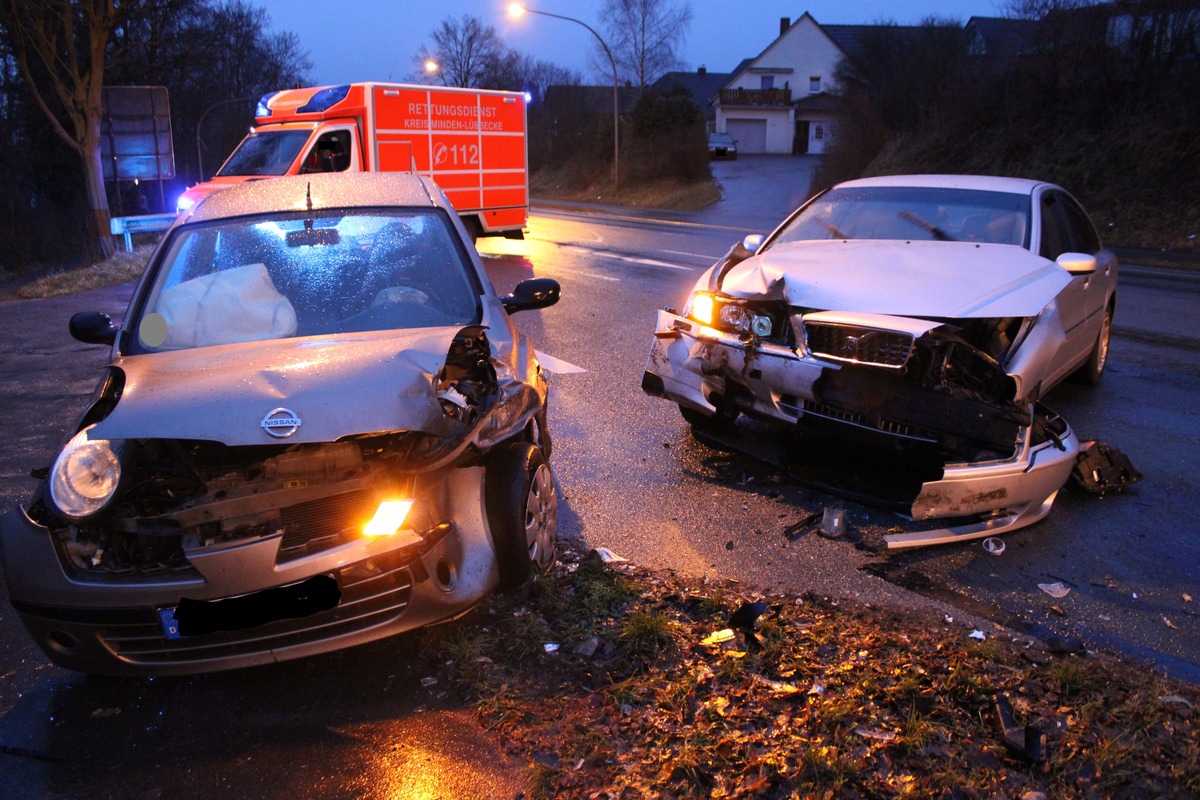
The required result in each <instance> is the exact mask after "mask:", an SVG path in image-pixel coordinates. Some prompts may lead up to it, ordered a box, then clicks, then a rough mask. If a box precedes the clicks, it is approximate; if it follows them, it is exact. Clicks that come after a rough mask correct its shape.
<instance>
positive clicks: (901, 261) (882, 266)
mask: <svg viewBox="0 0 1200 800" xmlns="http://www.w3.org/2000/svg"><path fill="white" fill-rule="evenodd" d="M1070 282H1071V276H1070V274H1069V273H1068V272H1067V271H1066V270H1065V269H1063V268H1062V267H1060V266H1059V265H1058V264H1056V263H1054V262H1053V261H1048V260H1046V259H1044V258H1042V257H1041V256H1037V255H1034V254H1033V253H1031V252H1029V251H1028V250H1025V249H1023V248H1020V247H1015V246H1012V245H998V244H976V243H973V242H928V241H919V242H904V241H876V240H850V241H839V240H830V241H816V242H792V243H787V244H781V245H777V246H775V247H772V248H770V249H769V250H766V251H765V252H763V253H762V255H759V256H754V257H751V258H748V259H746V260H745V261H743V262H741V263H739V264H737V265H736V266H734V267H733V268H732V269H730V270H729V272H728V273H727V274H726V275H725V277H724V279H723V280H722V282H721V287H720V288H721V290H722V291H723V292H725V293H726V294H729V295H732V296H734V297H741V298H744V299H755V298H762V297H768V298H772V299H775V298H778V299H784V300H786V302H787V303H788V305H790V306H794V307H798V308H810V309H817V310H852V311H862V312H867V313H871V314H891V315H895V316H905V317H939V318H940V317H951V318H953V317H960V318H961V317H1031V316H1035V315H1037V314H1038V313H1040V312H1041V311H1042V309H1043V308H1045V307H1046V306H1047V305H1048V304H1049V303H1050V302H1051V301H1052V300H1053V299H1054V298H1055V296H1056V295H1057V294H1058V293H1059V292H1061V291H1062V290H1063V288H1064V287H1066V286H1067V285H1068V284H1069V283H1070Z"/></svg>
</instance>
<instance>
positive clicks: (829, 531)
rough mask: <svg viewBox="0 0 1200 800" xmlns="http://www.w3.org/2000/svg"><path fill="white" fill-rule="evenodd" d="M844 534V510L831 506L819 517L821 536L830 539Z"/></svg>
mask: <svg viewBox="0 0 1200 800" xmlns="http://www.w3.org/2000/svg"><path fill="white" fill-rule="evenodd" d="M845 532H846V509H844V508H842V507H841V506H831V507H829V508H827V509H825V511H824V513H822V515H821V535H822V536H828V537H829V538H831V539H834V538H837V537H838V536H841V535H842V534H844V533H845Z"/></svg>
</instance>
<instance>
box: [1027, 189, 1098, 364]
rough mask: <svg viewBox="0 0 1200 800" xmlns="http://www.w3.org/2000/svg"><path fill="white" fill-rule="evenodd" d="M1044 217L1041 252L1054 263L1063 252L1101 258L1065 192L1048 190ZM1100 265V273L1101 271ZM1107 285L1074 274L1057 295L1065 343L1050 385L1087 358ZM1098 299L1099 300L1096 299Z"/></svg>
mask: <svg viewBox="0 0 1200 800" xmlns="http://www.w3.org/2000/svg"><path fill="white" fill-rule="evenodd" d="M1038 207H1039V210H1040V212H1041V213H1040V217H1041V226H1040V228H1041V230H1040V241H1039V245H1038V253H1039V254H1040V255H1041V256H1042V257H1043V258H1046V259H1049V260H1050V261H1055V260H1057V259H1058V257H1059V256H1061V255H1062V254H1063V253H1086V254H1088V255H1098V253H1099V251H1100V240H1099V237H1098V236H1096V233H1095V229H1094V228H1092V225H1091V222H1090V221H1088V219H1087V215H1086V214H1084V212H1083V209H1081V208H1079V204H1078V203H1076V202H1075V201H1074V199H1073V198H1071V196H1070V195H1068V194H1067V193H1066V192H1064V191H1062V190H1060V189H1056V188H1048V189H1046V190H1044V191H1043V192H1042V193H1041V197H1040V198H1039V200H1038ZM1100 269H1101V268H1100V267H1099V265H1098V270H1097V272H1100ZM1104 294H1105V283H1104V281H1103V280H1097V274H1096V273H1093V274H1089V275H1074V276H1072V278H1071V283H1070V284H1068V285H1067V287H1066V288H1064V289H1063V290H1062V292H1061V293H1060V294H1059V296H1058V313H1059V316H1060V318H1061V319H1062V325H1063V332H1064V333H1065V334H1066V342H1065V344H1064V345H1063V346H1062V347H1061V348H1060V349H1059V351H1058V353H1057V354H1055V357H1054V359H1053V360H1052V362H1051V366H1050V369H1049V371H1048V373H1047V381H1046V384H1047V386H1050V385H1053V384H1055V383H1058V382H1059V381H1060V380H1062V379H1063V378H1064V377H1066V376H1067V374H1069V373H1070V372H1071V371H1072V370H1073V369H1074V368H1075V367H1076V366H1077V365H1078V364H1079V363H1080V361H1082V360H1083V359H1084V358H1086V357H1087V354H1088V352H1089V350H1090V348H1091V346H1092V342H1093V341H1094V340H1095V338H1096V332H1097V330H1098V325H1099V320H1100V318H1099V316H1098V312H1099V311H1100V310H1102V309H1103V307H1104ZM1097 298H1099V299H1098V300H1097Z"/></svg>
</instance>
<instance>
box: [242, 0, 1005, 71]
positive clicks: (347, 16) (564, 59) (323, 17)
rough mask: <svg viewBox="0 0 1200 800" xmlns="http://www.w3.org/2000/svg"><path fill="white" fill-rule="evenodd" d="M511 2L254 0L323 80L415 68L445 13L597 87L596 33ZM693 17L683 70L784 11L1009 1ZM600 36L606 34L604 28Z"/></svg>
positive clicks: (836, 1)
mask: <svg viewBox="0 0 1200 800" xmlns="http://www.w3.org/2000/svg"><path fill="white" fill-rule="evenodd" d="M510 1H511V0H440V2H428V1H426V0H422V1H421V2H413V1H412V0H354V1H353V2H345V3H338V2H334V0H258V2H257V3H256V4H257V5H259V6H261V7H263V8H265V9H266V10H267V12H268V13H269V14H270V15H271V27H272V30H274V31H291V32H293V33H295V34H296V35H297V36H299V38H300V44H301V47H302V48H303V49H305V50H307V51H308V53H309V57H310V59H311V60H312V63H313V69H312V78H313V80H314V82H315V83H317V84H335V83H351V82H354V81H387V80H391V81H403V80H405V79H406V78H408V77H410V76H411V75H412V73H413V56H414V55H415V54H416V52H417V51H418V50H419V49H420V47H421V45H422V44H426V45H429V44H432V37H431V36H430V34H431V32H432V31H433V30H434V28H436V27H437V25H438V23H439V22H441V20H442V19H444V18H445V17H448V16H452V17H455V18H459V17H461V16H462V15H464V14H467V15H471V16H475V17H478V18H479V19H481V20H482V21H483V22H484V23H485V24H488V25H491V26H492V27H494V28H495V29H496V31H497V32H498V33H499V34H500V36H501V38H502V39H503V40H504V43H505V44H506V45H508V46H509V47H511V48H513V49H516V50H519V51H520V52H522V53H525V54H527V55H529V56H532V57H533V58H536V59H539V60H542V61H550V62H553V63H556V64H559V65H560V66H563V67H567V68H569V69H573V70H576V71H578V72H580V73H582V74H583V77H584V82H585V83H599V82H601V78H600V76H598V75H596V74H593V73H592V72H591V71H590V69H589V66H588V56H589V53H590V52H591V49H592V47H593V45H594V43H595V39H594V38H593V37H592V35H591V34H590V33H588V32H587V31H586V30H584V28H583V27H581V26H579V25H575V24H573V23H570V22H563V21H561V20H556V19H550V18H547V17H539V16H534V15H526V16H524V17H521V18H520V19H516V20H513V19H510V18H509V16H508V13H507V8H508V5H509V3H510ZM526 5H528V6H529V7H530V8H535V9H539V10H541V11H547V12H550V13H553V14H560V15H562V16H568V17H575V18H576V19H580V20H582V21H583V22H586V23H587V24H589V25H591V26H592V27H593V28H596V29H597V30H598V31H600V29H601V26H600V18H599V11H600V8H601V6H602V4H601V3H600V2H598V1H597V2H582V1H581V0H529V1H528V2H527V3H526ZM691 5H692V13H693V20H692V25H691V27H690V29H689V30H688V35H687V41H686V44H685V47H684V52H683V60H684V62H685V63H684V66H685V67H686V68H688V69H696V68H697V67H699V66H705V67H707V68H708V70H709V71H710V72H729V71H731V70H732V69H733V68H734V67H735V66H736V65H737V64H738V62H740V61H741V60H742V59H743V58H750V57H752V56H756V55H758V54H759V53H760V52H761V51H762V50H763V48H765V47H766V46H767V45H768V44H770V43H771V42H772V41H773V40H774V39H775V37H776V36H777V35H778V33H779V19H780V17H790V18H791V19H792V21H793V22H794V21H795V20H797V19H799V18H800V17H801V16H803V14H804V12H805V11H807V12H808V13H809V14H811V15H812V17H813V18H814V19H815V20H816V21H817V22H819V23H822V24H826V25H862V24H871V23H878V22H883V21H894V22H896V23H899V24H901V25H913V24H916V23H918V22H920V21H921V20H922V19H924V18H926V17H928V16H930V15H937V16H940V17H949V18H953V19H957V20H959V21H960V22H966V21H967V20H968V19H970V18H971V17H973V16H980V17H1001V16H1005V14H1006V8H1007V6H1008V5H1009V3H1008V0H860V1H859V2H845V0H807V2H802V3H795V2H784V1H783V0H742V2H732V0H692V4H691ZM601 33H603V31H601Z"/></svg>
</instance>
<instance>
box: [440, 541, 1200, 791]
mask: <svg viewBox="0 0 1200 800" xmlns="http://www.w3.org/2000/svg"><path fill="white" fill-rule="evenodd" d="M595 561H596V564H594V565H591V566H588V567H587V568H585V565H583V564H580V565H578V568H577V569H576V568H575V567H576V565H574V564H568V565H566V566H565V567H560V568H559V569H557V570H556V571H555V573H554V574H552V575H551V576H549V577H548V578H546V579H544V580H542V581H540V582H539V584H538V585H536V586H535V587H534V590H533V591H532V592H531V594H530V596H529V597H527V598H517V599H515V600H514V599H505V598H503V597H497V598H495V599H493V600H491V601H489V602H491V603H495V604H503V603H516V604H517V605H518V606H521V607H527V608H528V609H529V615H527V616H534V617H536V618H538V619H541V620H545V621H546V624H547V625H548V626H549V627H550V628H551V629H552V633H553V636H554V638H553V639H552V640H550V639H537V640H536V641H537V647H536V649H537V650H540V649H541V643H543V642H545V641H555V642H559V643H561V647H560V649H559V650H558V652H557V653H555V654H554V657H553V658H548V657H546V656H545V655H544V654H543V655H541V656H540V657H536V658H530V657H528V653H529V652H530V650H531V648H529V647H521V646H519V642H516V641H515V639H516V638H518V636H519V633H518V631H519V628H518V626H519V625H520V624H521V619H522V618H520V617H513V616H512V615H511V614H507V613H504V609H501V610H500V612H498V613H496V614H495V615H491V616H489V617H488V619H489V624H492V623H494V621H495V620H501V621H502V622H503V625H505V626H511V629H501V630H496V631H493V632H492V635H493V636H494V637H495V638H494V641H495V642H496V644H495V646H494V647H491V648H489V650H488V652H487V656H488V657H489V658H490V659H491V663H487V664H483V665H480V664H479V662H477V661H475V660H472V661H471V663H473V664H475V665H476V667H477V668H479V669H484V670H486V671H487V674H486V675H485V676H484V677H483V678H482V679H481V684H482V686H483V687H484V689H482V690H479V693H480V694H483V693H484V692H491V693H492V694H491V695H490V696H483V697H481V698H480V701H479V705H478V713H479V714H480V716H481V717H483V718H484V721H485V723H486V724H487V726H488V727H489V728H492V729H494V730H496V731H498V732H499V734H500V736H501V737H502V740H503V741H505V742H507V744H508V746H509V748H510V749H511V750H512V751H513V752H514V753H516V754H520V755H524V756H525V757H526V758H531V756H530V755H529V754H534V753H536V754H541V755H542V757H541V758H539V759H538V760H537V769H538V770H539V771H540V772H539V777H538V785H539V786H540V787H542V788H541V789H540V790H539V791H537V792H533V793H532V795H531V796H532V797H580V798H593V797H594V798H609V797H612V798H621V799H622V800H627V799H632V798H658V797H663V798H670V797H695V796H705V797H713V798H748V797H880V798H888V797H916V796H922V797H923V796H933V797H938V796H959V797H994V796H1004V797H1014V798H1017V797H1030V798H1033V797H1038V796H1039V795H1041V796H1047V797H1056V798H1058V797H1063V798H1083V797H1090V796H1105V797H1166V796H1188V795H1192V794H1196V793H1197V791H1198V790H1200V779H1197V777H1196V776H1197V775H1198V774H1200V736H1198V733H1197V731H1198V726H1197V721H1198V719H1200V717H1198V715H1197V712H1196V710H1195V707H1194V704H1195V703H1197V702H1200V694H1198V693H1197V691H1196V689H1195V687H1191V686H1187V685H1181V684H1176V683H1173V682H1170V681H1167V680H1165V679H1163V678H1161V677H1159V676H1157V675H1154V674H1153V673H1150V672H1149V671H1146V670H1144V669H1140V668H1137V667H1134V666H1131V665H1126V664H1122V663H1120V662H1116V661H1111V660H1107V659H1104V658H1102V657H1097V656H1094V655H1090V654H1084V652H1083V648H1082V645H1080V646H1074V645H1072V646H1067V645H1065V644H1060V645H1058V646H1051V647H1050V648H1049V651H1046V650H1041V649H1039V650H1038V651H1037V657H1036V658H1033V659H1031V658H1029V653H1030V651H1029V650H1028V649H1026V647H1025V646H1023V645H1022V644H1017V643H1014V642H1010V641H1008V639H1007V638H1005V637H1004V636H998V635H992V636H985V635H984V634H983V632H982V631H980V632H978V633H977V634H975V636H976V638H981V639H986V640H987V641H986V642H985V643H981V642H972V641H968V640H967V636H966V635H965V634H966V633H970V632H971V628H969V627H967V628H963V627H962V625H961V623H959V624H955V623H954V622H953V621H952V620H943V619H942V617H941V615H938V616H937V617H936V618H935V619H934V620H930V619H925V618H923V617H919V616H912V615H908V614H902V613H899V612H892V611H880V610H878V609H863V608H855V607H853V605H852V604H851V603H850V602H848V601H846V600H844V599H843V600H841V601H840V602H839V603H838V604H836V605H835V604H834V603H833V602H832V601H831V600H827V599H825V598H821V597H815V596H807V595H806V596H804V597H803V598H793V597H783V596H772V597H763V596H761V595H755V594H753V593H752V592H748V591H744V590H742V589H741V588H740V587H736V586H734V585H732V584H728V583H723V582H719V583H713V584H709V583H704V582H700V583H689V582H687V581H683V580H680V579H677V578H676V577H674V576H672V575H670V574H666V573H661V572H650V571H647V570H642V569H640V568H637V567H634V566H631V565H629V564H627V563H622V562H612V563H609V564H604V563H603V562H602V561H601V560H600V559H599V558H596V559H595ZM597 565H599V566H597ZM618 579H620V580H622V581H625V582H627V584H623V586H624V590H623V591H622V592H620V593H617V592H613V591H610V588H606V587H609V584H610V583H613V582H615V581H617V580H618ZM606 582H607V583H606ZM595 598H605V600H606V602H605V603H604V604H597V603H596V602H595ZM768 612H769V613H768ZM635 615H642V616H647V617H654V618H656V619H658V620H660V621H661V624H662V625H663V626H664V629H667V628H669V630H671V631H672V632H673V633H672V636H673V637H674V638H673V641H675V643H676V645H675V646H674V647H672V648H663V649H659V650H656V651H654V654H651V655H648V654H647V653H645V652H642V653H640V654H637V653H635V654H632V655H631V653H630V652H627V651H626V649H625V648H626V647H627V646H628V643H627V641H626V640H625V639H622V637H621V635H620V632H621V631H622V630H624V629H627V626H628V623H627V622H626V620H628V619H629V618H630V617H631V616H635ZM1164 619H1165V618H1164ZM668 623H669V624H668ZM452 624H453V625H460V626H468V627H469V626H470V624H471V618H470V617H468V618H466V619H464V620H461V621H459V622H456V623H452ZM470 635H471V634H470V633H467V634H465V637H464V638H467V637H470ZM581 645H583V646H581ZM461 663H463V662H462V661H459V662H456V664H461ZM451 682H452V683H459V682H456V681H451ZM1000 694H1004V695H1006V696H1007V697H1009V698H1010V699H1011V706H1012V717H1013V720H1014V721H1013V722H1012V725H1014V726H1016V728H1015V730H1017V731H1023V730H1025V729H1026V727H1029V729H1030V730H1035V731H1037V732H1038V735H1039V736H1043V737H1045V740H1046V741H1047V743H1048V747H1047V748H1046V751H1045V752H1047V753H1048V754H1049V755H1048V757H1047V759H1046V761H1045V763H1044V764H1041V765H1040V766H1039V768H1038V769H1031V768H1030V763H1029V762H1028V760H1026V759H1025V758H1024V757H1023V756H1022V755H1021V753H1020V752H1014V751H1013V749H1012V748H1011V746H1010V745H1006V742H1005V737H1004V735H1003V734H1002V732H1001V731H1000V730H999V729H998V728H997V725H996V722H995V715H994V711H993V709H994V706H995V703H996V698H997V696H999V695H1000ZM498 697H499V698H502V701H501V700H498V699H497V698H498ZM1022 735H1024V734H1022ZM1023 741H1024V740H1023ZM1039 741H1041V740H1040V739H1039ZM547 754H549V755H552V756H553V758H547V757H546V756H547ZM1146 763H1154V764H1156V765H1158V766H1157V767H1156V769H1155V770H1153V771H1151V770H1146V769H1142V768H1140V767H1141V766H1144V765H1145V764H1146ZM548 765H550V766H548ZM553 765H557V766H553Z"/></svg>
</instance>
